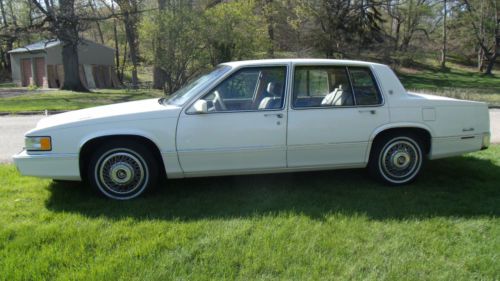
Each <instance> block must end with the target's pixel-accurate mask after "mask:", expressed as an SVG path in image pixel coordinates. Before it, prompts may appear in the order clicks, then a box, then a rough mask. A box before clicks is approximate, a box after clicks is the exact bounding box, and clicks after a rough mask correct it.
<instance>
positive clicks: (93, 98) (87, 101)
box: [0, 89, 163, 113]
mask: <svg viewBox="0 0 500 281" xmlns="http://www.w3.org/2000/svg"><path fill="white" fill-rule="evenodd" d="M161 96H163V93H162V92H161V91H158V90H123V89H115V90H104V89H102V90H98V91H95V92H91V93H78V92H71V91H47V92H37V91H33V93H31V94H26V95H21V96H16V97H9V98H0V112H10V113H16V112H22V111H43V110H74V109H81V108H86V107H92V106H97V105H104V104H111V103H118V102H125V101H132V100H139V99H147V98H153V97H161Z"/></svg>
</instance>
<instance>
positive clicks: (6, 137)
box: [0, 109, 500, 163]
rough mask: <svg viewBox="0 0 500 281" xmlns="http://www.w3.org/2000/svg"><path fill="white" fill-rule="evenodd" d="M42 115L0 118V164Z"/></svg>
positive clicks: (497, 119) (499, 114)
mask: <svg viewBox="0 0 500 281" xmlns="http://www.w3.org/2000/svg"><path fill="white" fill-rule="evenodd" d="M43 117H44V116H43V115H31V116H0V143H1V144H2V146H1V147H0V163H5V162H11V161H12V158H11V157H12V155H14V154H16V153H17V152H19V151H21V149H22V147H23V146H24V137H23V136H24V133H25V132H26V131H28V130H30V129H32V128H33V127H35V124H36V123H37V122H38V121H39V120H40V119H42V118H43ZM490 124H491V132H492V136H491V142H493V143H500V109H491V110H490Z"/></svg>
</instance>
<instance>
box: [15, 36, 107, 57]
mask: <svg viewBox="0 0 500 281" xmlns="http://www.w3.org/2000/svg"><path fill="white" fill-rule="evenodd" d="M81 41H83V42H84V44H89V43H90V44H95V45H99V46H103V47H105V48H108V49H112V48H110V47H108V46H105V45H102V44H98V43H96V42H92V41H89V40H85V39H81ZM60 44H61V41H59V39H46V40H42V41H39V42H36V43H33V44H29V45H26V46H24V47H20V48H16V49H13V50H10V51H9V53H10V54H13V53H37V52H43V51H45V50H47V49H49V48H52V47H55V46H58V45H60Z"/></svg>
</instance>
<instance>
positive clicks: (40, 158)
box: [12, 150, 81, 181]
mask: <svg viewBox="0 0 500 281" xmlns="http://www.w3.org/2000/svg"><path fill="white" fill-rule="evenodd" d="M12 158H13V159H14V163H15V164H16V167H17V169H18V170H19V172H20V173H21V174H22V175H25V176H33V177H40V178H51V179H57V180H74V181H79V180H81V177H80V167H79V161H78V154H28V153H27V152H26V150H23V151H22V152H20V153H19V154H16V155H14V156H12Z"/></svg>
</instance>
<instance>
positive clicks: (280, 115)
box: [264, 113, 283, 118]
mask: <svg viewBox="0 0 500 281" xmlns="http://www.w3.org/2000/svg"><path fill="white" fill-rule="evenodd" d="M264 116H265V117H270V116H276V117H278V118H283V113H266V114H264Z"/></svg>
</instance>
